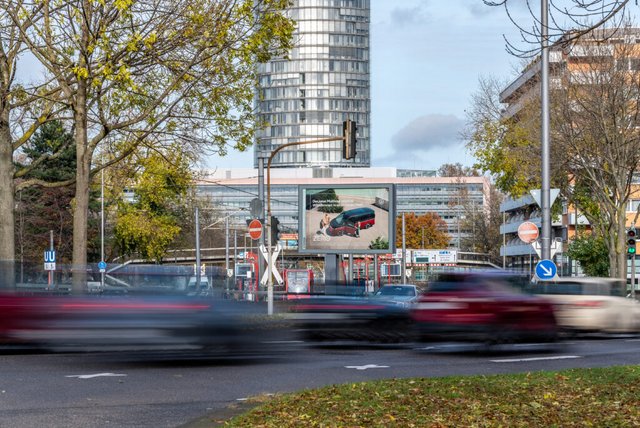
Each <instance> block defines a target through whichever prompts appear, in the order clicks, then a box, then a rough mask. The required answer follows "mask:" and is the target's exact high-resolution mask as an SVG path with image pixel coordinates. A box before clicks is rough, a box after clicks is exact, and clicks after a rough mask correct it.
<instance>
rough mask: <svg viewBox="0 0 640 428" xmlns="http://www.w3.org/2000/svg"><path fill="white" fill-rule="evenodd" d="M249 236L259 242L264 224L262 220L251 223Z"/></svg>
mask: <svg viewBox="0 0 640 428" xmlns="http://www.w3.org/2000/svg"><path fill="white" fill-rule="evenodd" d="M249 236H250V237H251V239H253V240H254V241H257V240H258V239H260V237H261V236H262V223H261V222H260V220H251V223H249Z"/></svg>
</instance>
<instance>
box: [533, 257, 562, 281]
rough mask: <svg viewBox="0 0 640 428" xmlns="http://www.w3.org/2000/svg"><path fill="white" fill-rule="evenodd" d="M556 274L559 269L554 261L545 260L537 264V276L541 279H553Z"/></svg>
mask: <svg viewBox="0 0 640 428" xmlns="http://www.w3.org/2000/svg"><path fill="white" fill-rule="evenodd" d="M556 273H558V268H557V267H556V264H555V263H554V262H553V261H552V260H549V259H544V260H540V261H539V262H538V264H536V276H537V277H538V278H540V279H553V278H554V277H555V276H556Z"/></svg>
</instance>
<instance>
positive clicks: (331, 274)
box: [324, 254, 338, 285]
mask: <svg viewBox="0 0 640 428" xmlns="http://www.w3.org/2000/svg"><path fill="white" fill-rule="evenodd" d="M324 283H325V285H326V284H331V285H336V284H337V283H338V255H337V254H325V255H324Z"/></svg>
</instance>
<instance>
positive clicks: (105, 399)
mask: <svg viewBox="0 0 640 428" xmlns="http://www.w3.org/2000/svg"><path fill="white" fill-rule="evenodd" d="M121 356H122V355H121V354H117V355H111V354H98V353H89V354H12V355H2V356H0V426H2V427H3V428H11V427H21V428H22V427H37V426H47V427H65V428H73V427H83V428H84V427H105V426H109V427H177V426H181V425H184V424H188V423H190V422H192V421H195V420H197V419H198V418H201V417H203V416H205V415H207V414H210V413H215V412H223V411H224V409H228V407H229V406H232V405H233V404H237V403H242V402H243V401H244V400H245V399H246V398H247V397H250V396H256V395H260V394H271V393H278V392H288V391H297V390H300V389H305V388H314V387H319V386H324V385H330V384H338V383H346V382H359V381H366V380H372V379H381V378H405V377H438V376H449V375H470V374H497V373H515V372H527V371H537V370H560V369H567V368H572V367H605V366H613V365H629V364H640V338H638V337H631V336H629V337H622V336H619V337H616V338H589V339H580V340H574V341H570V342H565V343H563V344H562V345H560V346H557V347H555V348H553V349H549V348H544V347H541V346H534V345H528V346H527V345H523V346H516V345H511V346H510V347H509V348H506V349H502V350H494V351H491V352H486V350H484V349H472V348H470V347H465V346H459V345H452V344H439V345H415V346H411V347H408V348H367V349H362V348H345V347H335V348H330V347H325V348H307V347H305V346H301V345H298V346H297V347H295V348H293V349H291V350H290V352H289V353H287V354H286V355H285V356H283V357H281V358H279V359H277V360H274V361H269V362H265V361H255V360H253V361H224V360H222V361H189V360H184V361H171V359H169V361H153V362H150V361H149V360H148V358H147V356H143V355H142V354H137V356H138V357H141V358H140V361H136V362H132V361H129V360H128V359H123V358H121Z"/></svg>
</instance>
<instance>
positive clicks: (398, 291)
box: [372, 284, 420, 307]
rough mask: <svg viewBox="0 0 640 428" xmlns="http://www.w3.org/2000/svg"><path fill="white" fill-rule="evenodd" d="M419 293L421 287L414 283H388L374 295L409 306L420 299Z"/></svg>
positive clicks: (373, 295) (376, 297)
mask: <svg viewBox="0 0 640 428" xmlns="http://www.w3.org/2000/svg"><path fill="white" fill-rule="evenodd" d="M419 295H420V290H419V288H418V287H417V286H415V285H413V284H387V285H383V286H382V287H380V288H379V289H378V290H377V291H376V292H375V293H373V294H372V297H373V298H374V299H380V300H386V301H389V302H395V303H397V304H399V305H401V306H406V307H408V306H409V305H410V304H412V303H414V302H416V301H417V300H418V296H419Z"/></svg>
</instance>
